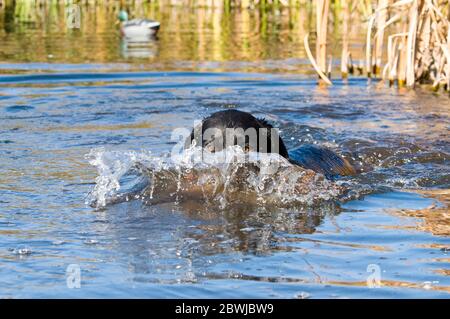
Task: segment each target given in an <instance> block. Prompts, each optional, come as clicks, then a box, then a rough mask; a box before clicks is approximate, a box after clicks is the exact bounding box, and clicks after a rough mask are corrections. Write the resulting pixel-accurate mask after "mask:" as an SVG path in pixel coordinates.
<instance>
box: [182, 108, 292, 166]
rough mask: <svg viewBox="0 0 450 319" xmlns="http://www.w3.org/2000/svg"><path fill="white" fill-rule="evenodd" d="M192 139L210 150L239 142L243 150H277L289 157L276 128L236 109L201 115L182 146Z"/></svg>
mask: <svg viewBox="0 0 450 319" xmlns="http://www.w3.org/2000/svg"><path fill="white" fill-rule="evenodd" d="M194 141H195V144H196V145H201V146H202V147H203V148H205V149H207V150H208V151H210V152H219V151H222V150H223V149H225V148H226V147H227V146H232V145H239V146H241V147H242V148H243V149H244V150H245V151H254V152H261V153H278V154H280V155H281V156H283V157H285V158H289V155H288V152H287V149H286V146H285V145H284V142H283V140H282V139H281V137H280V136H279V132H278V130H277V129H276V128H274V127H273V126H272V125H270V124H269V123H268V122H267V121H266V120H264V119H258V118H255V117H254V116H253V115H251V114H250V113H247V112H242V111H238V110H226V111H220V112H216V113H213V114H212V115H210V116H209V117H207V118H205V119H204V120H203V121H202V123H201V125H198V126H197V127H194V129H193V130H192V133H191V135H190V136H189V137H188V138H187V139H186V143H185V146H186V147H190V146H191V145H192V143H193V142H194Z"/></svg>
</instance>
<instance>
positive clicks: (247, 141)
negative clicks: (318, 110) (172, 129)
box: [186, 110, 355, 179]
mask: <svg viewBox="0 0 450 319" xmlns="http://www.w3.org/2000/svg"><path fill="white" fill-rule="evenodd" d="M226 129H234V130H235V131H234V134H233V135H227V131H226ZM236 129H239V130H236ZM240 129H242V130H240ZM248 129H254V130H255V131H256V132H257V133H258V134H256V135H255V137H256V138H255V140H254V141H252V140H251V138H250V137H249V135H248V134H245V132H248V131H247V130H248ZM208 130H212V132H213V134H208ZM210 132H211V131H210ZM260 132H261V133H260ZM205 133H206V134H205ZM219 137H220V139H219ZM230 138H232V139H233V140H229V139H230ZM193 141H195V142H196V145H202V147H203V148H205V149H208V150H209V151H212V152H215V151H221V150H222V149H224V148H225V147H226V146H228V145H241V146H244V149H245V150H246V151H256V152H263V153H278V154H280V155H281V156H283V157H284V158H286V159H288V160H289V161H290V162H291V163H293V164H296V165H300V166H302V167H304V168H307V169H311V170H313V171H316V172H318V173H322V174H323V175H325V176H326V177H327V178H330V179H333V178H335V177H337V176H345V175H353V174H355V169H354V167H353V166H352V165H351V164H350V163H349V162H348V161H347V160H345V159H344V158H342V157H340V156H339V155H337V154H336V153H334V152H333V151H331V150H328V149H326V148H321V147H317V146H314V145H303V146H301V147H299V148H296V149H293V150H291V151H290V152H289V153H288V151H287V149H286V146H285V145H284V142H283V140H282V139H281V137H280V136H279V135H278V133H277V131H276V130H274V129H273V126H272V125H270V124H269V123H268V122H267V121H266V120H264V119H258V118H255V117H254V116H253V115H251V114H249V113H247V112H242V111H238V110H226V111H220V112H216V113H213V114H212V115H210V116H209V117H207V118H205V119H204V120H203V121H202V124H201V131H200V127H196V128H194V129H193V130H192V133H191V136H190V137H189V138H188V139H187V140H186V146H187V147H189V146H191V145H192V142H193Z"/></svg>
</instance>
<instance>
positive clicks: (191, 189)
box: [87, 146, 344, 208]
mask: <svg viewBox="0 0 450 319" xmlns="http://www.w3.org/2000/svg"><path fill="white" fill-rule="evenodd" d="M87 158H88V159H89V163H90V164H91V165H93V166H95V167H96V168H97V171H98V174H99V175H98V177H97V178H96V180H95V182H96V185H95V187H94V189H93V190H92V192H91V193H90V194H89V196H88V199H87V203H88V204H89V205H91V206H94V207H97V208H99V207H104V206H106V205H108V204H110V203H116V202H122V201H128V200H131V199H141V200H143V201H144V202H145V203H146V204H156V203H160V202H169V201H170V202H180V201H189V200H202V201H204V202H205V203H209V204H215V205H219V206H220V207H225V206H227V205H229V204H231V203H240V202H242V203H246V204H256V205H277V206H285V205H291V204H302V205H315V204H317V203H319V202H323V201H330V200H335V199H337V198H338V197H339V196H340V195H342V193H343V192H344V187H342V186H339V185H337V184H335V183H333V182H331V181H329V180H327V179H325V178H324V176H322V175H321V174H316V173H314V172H313V171H310V170H306V169H303V168H301V167H299V166H297V165H293V164H291V163H290V162H289V161H288V160H286V159H285V158H283V157H281V156H279V155H278V154H264V153H257V152H244V151H243V150H242V149H241V148H240V147H239V146H231V147H229V148H227V149H225V150H224V151H222V152H217V153H209V152H208V151H205V150H204V149H202V148H200V147H195V146H194V147H192V148H190V149H187V150H184V151H182V152H180V153H178V154H165V155H162V156H156V155H153V154H152V153H151V152H148V151H142V152H135V151H129V152H118V151H106V150H105V149H103V148H100V149H94V150H91V152H90V153H89V154H88V155H87Z"/></svg>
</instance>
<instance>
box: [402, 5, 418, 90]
mask: <svg viewBox="0 0 450 319" xmlns="http://www.w3.org/2000/svg"><path fill="white" fill-rule="evenodd" d="M418 14H419V3H418V0H414V1H413V4H412V6H411V8H410V9H409V28H408V38H407V39H408V40H407V45H406V53H405V54H406V71H405V72H406V86H408V87H413V86H414V83H415V52H416V34H417V19H418Z"/></svg>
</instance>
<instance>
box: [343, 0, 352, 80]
mask: <svg viewBox="0 0 450 319" xmlns="http://www.w3.org/2000/svg"><path fill="white" fill-rule="evenodd" d="M349 2H350V0H342V11H343V13H344V16H343V19H342V54H341V74H342V78H344V79H345V78H347V77H348V72H349V68H348V64H349V52H348V33H349V25H348V24H349V21H350V6H351V5H350V4H349Z"/></svg>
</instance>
